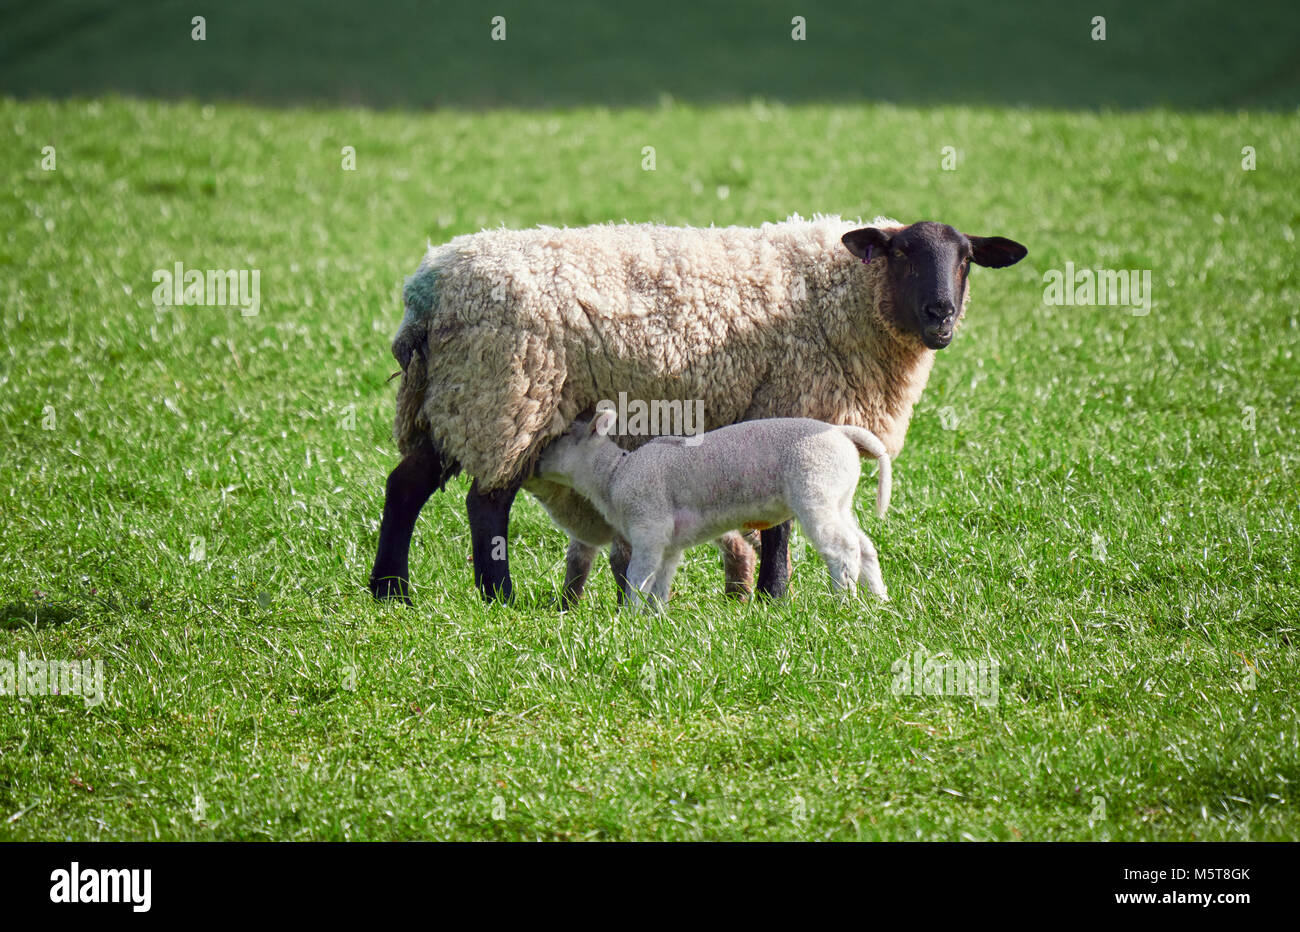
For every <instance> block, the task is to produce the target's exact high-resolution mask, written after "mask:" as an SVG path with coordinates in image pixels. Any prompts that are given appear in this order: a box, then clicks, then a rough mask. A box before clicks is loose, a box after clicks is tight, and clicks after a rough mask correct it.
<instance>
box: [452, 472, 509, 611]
mask: <svg viewBox="0 0 1300 932" xmlns="http://www.w3.org/2000/svg"><path fill="white" fill-rule="evenodd" d="M519 485H520V484H519V483H518V482H512V483H510V484H509V485H507V486H504V487H503V488H500V489H493V490H491V491H488V492H484V491H482V490H480V489H479V485H478V480H477V479H475V480H474V484H473V485H472V486H470V489H469V495H468V496H466V498H465V508H466V510H467V511H468V512H469V533H470V542H471V545H472V547H473V552H474V585H476V586H478V591H479V594H480V595H481V596H482V597H483V601H485V602H491V601H493V600H499V601H501V602H509V601H510V600H511V599H512V598H514V584H513V583H512V582H511V580H510V555H509V552H508V551H507V549H506V541H507V533H508V531H509V529H510V506H511V505H512V504H513V503H514V500H515V494H516V493H517V492H518V491H519Z"/></svg>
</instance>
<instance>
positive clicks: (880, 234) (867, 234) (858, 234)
mask: <svg viewBox="0 0 1300 932" xmlns="http://www.w3.org/2000/svg"><path fill="white" fill-rule="evenodd" d="M891 238H892V237H890V235H889V234H888V233H886V232H885V231H884V230H878V229H876V228H875V227H863V228H862V229H861V230H849V232H847V233H845V234H844V235H843V236H841V237H840V242H841V243H843V244H844V248H846V249H847V250H848V251H849V252H851V253H853V254H854V255H855V256H857V257H858V258H859V259H866V258H867V256H868V255H870V254H871V252H872V249H873V247H874V248H875V249H877V250H879V252H877V253H876V255H880V256H883V255H884V254H885V252H886V251H887V250H888V249H889V241H890V239H891Z"/></svg>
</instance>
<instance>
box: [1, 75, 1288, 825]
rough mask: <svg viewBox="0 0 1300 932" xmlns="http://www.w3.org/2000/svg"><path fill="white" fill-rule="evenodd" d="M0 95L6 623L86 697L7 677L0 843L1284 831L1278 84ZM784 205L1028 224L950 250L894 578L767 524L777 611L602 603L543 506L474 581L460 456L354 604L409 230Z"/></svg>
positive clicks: (739, 216) (711, 558)
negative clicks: (935, 671)
mask: <svg viewBox="0 0 1300 932" xmlns="http://www.w3.org/2000/svg"><path fill="white" fill-rule="evenodd" d="M0 126H3V127H4V133H5V138H6V144H5V145H4V147H3V148H2V149H0V166H2V167H3V176H4V178H5V179H6V181H5V183H4V189H3V193H2V194H0V225H2V228H3V230H4V233H3V237H2V238H0V267H2V268H3V275H2V276H0V314H2V315H3V323H4V334H5V344H4V346H3V348H0V471H2V472H3V475H4V476H5V481H4V482H3V484H0V606H2V607H3V611H2V612H0V659H9V660H11V661H16V660H17V658H18V654H19V652H22V653H23V654H24V655H25V656H27V657H38V658H45V659H50V660H59V659H74V658H86V659H99V660H102V662H103V666H104V671H105V679H106V689H107V699H106V701H105V702H103V703H102V704H99V705H96V706H90V707H88V706H87V705H86V704H85V703H84V702H82V701H81V700H80V699H79V698H74V697H39V696H38V697H24V698H17V697H4V698H0V839H87V838H90V839H96V838H102V839H152V838H164V839H208V838H215V839H234V838H244V839H257V838H267V839H392V838H460V839H529V838H572V839H582V838H603V839H698V838H709V839H788V838H800V839H824V838H830V839H963V838H974V839H1022V838H1023V839H1285V838H1294V837H1296V835H1297V833H1298V832H1300V815H1298V814H1297V808H1296V792H1297V790H1296V787H1297V785H1298V784H1300V749H1298V748H1300V729H1298V727H1297V713H1296V709H1295V706H1296V702H1295V696H1296V691H1297V685H1298V684H1300V675H1297V673H1296V669H1297V663H1298V661H1300V656H1298V653H1297V648H1296V645H1295V637H1296V629H1297V619H1298V618H1300V567H1297V557H1298V556H1300V546H1298V545H1297V540H1300V522H1298V521H1297V516H1298V510H1297V506H1298V504H1300V502H1298V501H1297V499H1298V494H1297V463H1298V461H1300V457H1298V455H1297V452H1296V439H1297V423H1298V418H1297V412H1296V409H1295V403H1296V401H1295V399H1296V395H1295V393H1296V383H1297V374H1298V361H1297V351H1300V324H1298V323H1297V312H1296V306H1297V299H1298V298H1300V280H1298V278H1297V271H1296V253H1295V244H1294V237H1295V230H1296V228H1297V227H1300V210H1298V209H1297V206H1296V199H1295V178H1296V177H1298V176H1300V125H1298V124H1297V122H1296V120H1295V118H1294V115H1293V114H1277V115H1272V114H1267V113H1259V112H1252V113H1240V114H1221V113H1204V114H1187V113H1176V112H1170V111H1160V110H1156V111H1144V112H1134V113H1115V112H1104V113H1092V114H1090V113H1069V112H1063V111H1054V110H1049V109H1039V110H1021V109H995V108H989V109H981V108H967V107H946V106H937V107H924V108H910V107H894V106H888V105H862V106H859V105H831V104H816V103H811V104H806V105H799V106H783V105H779V104H775V103H762V102H755V103H752V104H749V103H746V104H737V105H731V106H720V107H697V106H689V105H680V104H679V105H667V106H662V107H650V108H646V109H638V108H631V109H622V110H614V111H611V110H608V109H603V108H595V109H576V110H553V111H542V112H537V111H512V110H499V111H492V112H484V113H478V114H467V113H459V112H452V111H447V112H436V113H424V114H414V113H400V112H393V113H383V112H374V111H368V110H362V109H318V110H299V111H292V110H288V111H287V110H274V109H261V108H257V107H253V106H240V105H233V104H224V103H221V104H217V105H216V106H203V105H200V104H198V103H184V102H181V103H168V104H164V103H157V102H140V101H124V100H119V99H114V98H97V99H93V100H71V101H65V102H48V101H40V100H37V101H28V102H17V101H14V100H12V99H9V100H6V101H4V102H0ZM949 145H951V146H953V147H955V148H956V149H957V150H958V152H959V161H958V163H957V168H956V170H955V171H943V170H941V169H940V158H941V150H942V148H943V147H944V146H949ZM45 146H53V147H55V151H56V158H57V164H56V169H55V170H53V171H45V170H42V168H41V166H40V164H39V163H40V160H41V158H42V147H45ZM344 146H353V147H355V150H356V170H355V171H344V170H342V169H341V158H342V156H341V150H342V147H344ZM645 146H654V147H655V150H656V161H657V166H656V170H655V171H653V172H649V171H643V170H642V162H643V147H645ZM1243 146H1253V147H1255V149H1256V151H1257V159H1258V163H1257V168H1256V170H1254V171H1244V170H1243V168H1242V154H1241V150H1242V147H1243ZM794 211H799V212H801V213H803V214H805V215H807V214H811V213H812V212H814V211H821V212H840V213H844V214H847V215H852V216H857V215H859V214H861V215H863V216H866V217H870V216H872V215H874V214H875V213H877V212H883V213H888V214H890V215H893V216H896V217H899V218H902V219H905V220H916V219H923V218H931V219H942V220H944V221H947V222H950V223H953V224H954V225H956V226H958V227H959V228H961V229H964V230H967V231H968V232H972V233H980V234H1001V235H1006V236H1011V237H1013V238H1015V239H1017V240H1020V241H1021V242H1023V243H1025V244H1027V245H1028V247H1029V249H1030V255H1029V258H1028V259H1026V260H1025V261H1024V262H1023V263H1021V264H1020V265H1018V266H1015V267H1013V268H1011V269H1007V270H1004V271H1000V272H990V271H983V270H981V271H977V273H976V274H975V276H974V281H973V287H972V293H973V296H972V304H971V308H972V310H971V313H970V315H969V318H968V321H967V325H966V326H965V327H964V329H963V331H962V332H961V333H960V334H959V335H958V337H957V339H956V340H955V341H954V344H953V346H952V347H951V348H950V349H948V350H945V351H944V352H943V353H941V354H940V357H939V361H938V363H937V365H936V369H935V372H934V375H933V377H932V379H931V382H930V387H929V389H928V390H927V392H926V394H925V396H924V398H923V399H922V403H921V405H920V407H919V409H918V411H917V415H916V418H915V420H914V422H913V427H912V429H911V433H910V435H909V439H908V446H907V449H906V450H905V452H904V454H903V455H902V457H901V458H900V459H899V461H898V463H897V467H896V486H895V505H894V508H893V509H892V510H891V512H890V514H889V516H888V517H887V518H886V519H885V520H884V521H883V522H882V521H877V520H875V519H874V518H870V517H868V516H869V515H870V514H871V509H870V504H869V503H870V498H871V494H872V492H871V489H872V483H870V482H864V484H863V487H862V489H861V492H860V498H859V513H860V516H861V518H862V520H863V524H864V527H865V528H866V529H867V530H868V532H869V533H870V534H871V535H872V537H873V539H874V540H875V542H876V544H877V546H878V547H879V549H880V552H881V558H882V563H883V567H884V572H885V577H886V580H887V582H888V583H889V585H890V589H891V592H892V594H893V596H894V600H893V601H892V602H891V603H890V604H889V605H887V606H884V607H882V606H880V605H878V604H865V603H864V604H845V603H842V602H840V601H838V600H837V599H836V598H835V597H833V596H832V595H831V593H830V592H829V591H828V586H827V581H826V577H825V572H824V568H823V567H822V566H821V564H820V561H819V560H818V558H817V557H816V555H815V554H814V553H813V552H812V551H811V548H804V549H802V550H798V548H796V549H797V562H796V570H795V576H794V580H793V583H792V596H791V598H790V599H789V600H788V601H787V602H783V603H780V604H775V605H752V606H739V605H736V604H733V603H731V602H728V601H726V600H725V599H724V598H723V597H722V595H721V571H720V568H719V566H718V565H717V559H716V556H715V555H714V554H713V552H712V551H711V550H709V549H708V548H704V549H702V550H699V551H696V552H694V553H692V554H691V555H690V557H689V558H688V560H687V562H686V564H685V565H684V567H683V571H682V573H681V574H680V575H679V577H678V582H677V585H676V593H677V594H676V598H675V600H674V602H673V605H672V608H671V610H670V611H669V612H668V614H667V615H666V616H663V617H658V618H645V619H643V618H628V617H619V616H618V615H617V614H615V612H614V611H613V592H612V584H611V580H610V577H609V573H608V570H607V568H604V567H602V568H601V570H600V572H599V575H598V577H597V578H596V579H595V582H594V583H593V588H592V590H591V597H590V598H589V599H588V600H587V601H586V602H584V604H583V605H582V606H581V607H580V608H579V609H577V610H575V611H573V612H571V613H569V614H566V615H563V616H557V615H556V614H555V613H554V612H553V611H552V610H551V609H550V608H549V606H548V600H549V599H550V598H551V597H552V596H553V595H554V594H555V590H556V587H557V585H558V582H559V579H560V577H561V575H562V556H563V543H564V540H563V538H562V536H561V535H560V533H559V532H558V531H555V530H554V529H552V528H551V527H550V526H549V524H548V522H547V521H546V520H545V519H544V516H543V514H542V513H541V511H540V509H539V508H538V507H537V505H536V504H535V503H534V502H532V501H531V500H529V501H525V500H524V499H523V498H521V499H520V504H519V505H517V506H516V510H515V519H514V523H513V525H512V531H513V535H514V539H513V542H512V567H513V570H514V574H515V580H516V586H517V588H518V589H519V590H520V598H519V601H518V603H517V604H516V605H514V606H511V607H501V606H496V607H487V606H484V605H482V604H481V603H480V602H479V601H478V598H477V596H476V595H474V593H473V591H472V585H471V579H470V575H471V573H470V566H469V564H468V562H467V557H468V553H469V541H468V531H467V527H466V523H465V517H464V511H463V504H462V503H463V495H464V491H465V484H464V482H463V480H457V482H456V483H454V484H453V485H454V487H453V488H452V489H450V490H449V492H448V493H446V494H443V495H440V496H438V497H436V498H435V499H434V500H433V501H432V502H431V503H430V506H429V507H428V508H427V509H426V511H425V513H424V516H423V517H422V519H421V523H420V526H419V527H418V528H417V535H416V545H415V548H414V551H413V555H412V575H413V579H414V582H415V584H416V586H417V605H416V606H415V607H414V608H399V607H392V606H381V605H377V604H375V603H374V602H372V601H371V599H370V597H369V595H368V594H367V593H366V591H365V589H364V588H363V586H364V581H365V578H366V575H367V573H368V571H369V563H370V560H371V557H372V555H373V552H372V551H373V546H374V542H375V538H376V532H377V527H378V518H379V513H380V507H381V502H382V489H383V479H384V476H385V475H386V473H387V471H388V470H389V469H390V468H391V466H392V465H393V464H394V463H395V461H396V454H395V451H394V450H393V449H392V445H391V442H390V441H389V430H390V418H391V411H392V399H393V394H394V386H393V385H392V384H388V383H386V379H387V378H388V376H389V375H390V373H392V372H393V370H394V369H395V364H394V363H393V361H392V359H391V357H390V356H389V355H388V342H389V338H390V336H391V333H392V332H393V330H394V329H395V327H396V324H397V322H398V319H399V317H400V306H399V300H398V295H399V291H400V286H401V282H402V279H403V278H404V276H405V275H406V274H409V272H410V271H411V270H412V269H413V268H414V265H415V263H416V261H417V260H418V258H419V255H420V253H421V251H422V249H423V248H424V246H425V244H426V240H433V241H435V242H437V241H442V240H445V239H446V238H448V237H450V236H452V235H455V234H458V233H463V232H467V231H472V230H475V229H478V228H480V227H483V226H494V225H499V224H506V225H508V226H519V225H531V224H535V223H561V222H562V223H567V224H571V225H573V224H580V223H585V222H595V221H604V220H619V219H623V218H629V219H635V220H657V221H664V222H670V223H690V224H709V223H718V224H726V223H746V224H750V223H758V222H761V221H764V220H772V219H779V218H782V217H785V216H786V215H788V214H790V213H791V212H794ZM178 261H180V262H184V263H185V266H186V267H187V268H196V269H211V268H246V269H257V270H260V272H261V307H260V312H259V313H258V314H257V316H251V317H245V316H241V314H240V312H239V309H238V308H231V307H182V308H177V307H161V308H160V307H156V306H155V305H154V303H153V302H152V300H151V292H152V291H153V288H154V284H153V281H152V278H151V276H152V274H153V272H154V270H155V269H170V268H171V267H172V265H173V264H174V263H175V262H178ZM1067 261H1068V262H1073V263H1074V264H1075V265H1076V266H1078V267H1081V268H1082V267H1089V268H1096V267H1104V268H1113V269H1146V270H1151V272H1152V283H1153V290H1154V301H1153V304H1152V307H1151V312H1150V314H1149V315H1146V316H1138V315H1135V314H1134V313H1133V312H1132V309H1130V308H1125V307H1087V306H1084V307H1080V306H1073V307H1058V306H1051V305H1048V304H1045V303H1044V298H1043V290H1044V284H1043V274H1044V272H1046V271H1047V270H1050V269H1062V268H1064V264H1065V263H1066V262H1067ZM796 377H797V374H796ZM922 647H923V648H924V649H926V650H928V651H930V652H932V653H938V652H946V653H947V654H948V655H949V656H953V657H962V658H979V657H983V658H986V659H991V660H994V661H997V662H998V663H999V664H1000V679H999V698H998V702H997V703H996V705H994V706H992V707H981V706H979V705H977V704H976V703H974V702H973V701H972V700H971V699H969V698H957V697H944V696H914V695H905V696H896V695H893V694H892V693H891V683H892V681H893V679H894V677H893V674H892V673H891V665H892V664H893V663H894V662H895V661H896V660H898V659H900V658H903V657H910V656H912V655H913V654H914V652H915V651H916V650H917V649H918V648H922Z"/></svg>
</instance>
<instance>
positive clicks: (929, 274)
mask: <svg viewBox="0 0 1300 932" xmlns="http://www.w3.org/2000/svg"><path fill="white" fill-rule="evenodd" d="M843 242H844V245H845V247H846V248H847V249H848V250H849V252H851V253H853V255H855V256H857V257H858V258H860V259H863V260H864V261H873V260H876V259H882V258H883V259H884V260H885V261H886V263H888V264H887V265H886V274H887V275H888V276H889V282H890V284H891V286H892V287H893V291H894V313H895V314H896V315H897V316H896V319H895V321H894V323H895V325H896V326H898V328H899V329H900V330H903V331H906V332H908V333H914V334H916V335H917V336H918V337H920V338H921V342H922V343H924V344H925V345H926V346H928V347H929V348H930V349H933V350H938V349H943V348H944V347H945V346H947V345H948V344H949V343H951V342H952V337H953V333H954V332H956V329H957V318H958V317H960V316H961V308H962V304H964V303H965V301H966V286H967V277H968V275H969V274H970V264H971V263H972V262H974V263H975V264H976V265H983V266H986V267H988V268H993V269H1000V268H1002V267H1004V266H1008V265H1014V264H1015V263H1017V262H1019V261H1020V260H1021V259H1023V258H1024V257H1025V255H1026V254H1027V253H1028V250H1027V249H1025V247H1024V246H1021V245H1020V244H1019V243H1017V242H1014V241H1012V240H1009V239H1004V238H1003V237H1001V236H967V235H966V234H965V233H962V232H960V231H958V230H954V229H953V228H952V227H950V226H948V225H947V224H944V223H934V222H933V221H930V220H924V221H921V222H920V223H914V224H912V225H911V226H907V227H903V228H902V229H901V230H896V231H894V232H893V233H890V232H888V231H886V230H879V229H876V228H875V227H864V228H863V229H861V230H852V231H850V232H848V233H845V234H844V236H843Z"/></svg>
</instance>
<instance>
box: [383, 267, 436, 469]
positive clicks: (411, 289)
mask: <svg viewBox="0 0 1300 932" xmlns="http://www.w3.org/2000/svg"><path fill="white" fill-rule="evenodd" d="M437 286H438V270H437V269H436V268H430V267H429V266H428V260H427V258H426V261H425V262H421V263H420V268H418V269H417V270H416V272H415V274H414V275H412V276H411V277H410V278H408V279H407V280H406V286H405V287H404V288H403V289H402V306H403V307H404V308H405V313H404V314H403V315H402V323H401V326H399V327H398V328H397V335H396V336H394V337H393V358H394V359H396V360H397V364H398V365H399V366H401V367H402V372H401V375H402V381H401V382H400V383H399V384H398V387H397V418H396V420H395V421H394V424H393V437H394V439H395V440H396V441H397V448H398V449H399V450H401V451H402V454H403V455H406V454H408V453H411V452H413V451H414V450H415V449H416V448H417V447H418V446H420V445H421V442H422V440H423V438H424V437H426V436H427V435H428V434H429V425H428V423H426V422H425V420H424V416H423V413H422V409H423V407H424V395H425V389H426V388H427V383H428V366H429V360H428V355H427V354H428V350H429V314H430V312H431V310H432V308H433V305H434V301H435V299H436V297H437Z"/></svg>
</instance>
